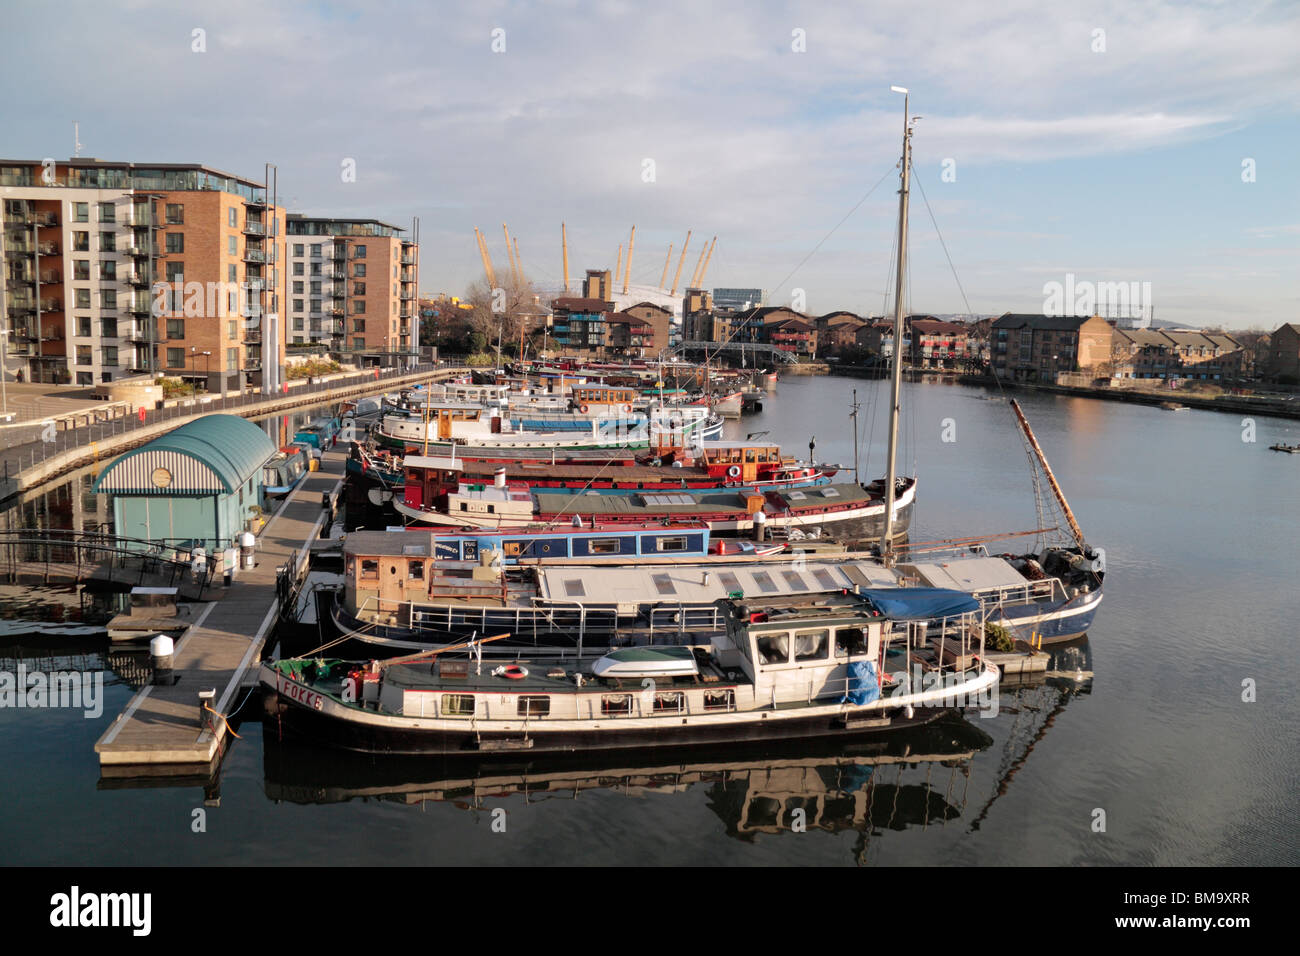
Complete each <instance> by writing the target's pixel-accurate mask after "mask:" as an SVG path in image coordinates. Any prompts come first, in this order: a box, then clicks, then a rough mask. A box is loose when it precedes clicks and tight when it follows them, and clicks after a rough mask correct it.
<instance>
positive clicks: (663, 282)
mask: <svg viewBox="0 0 1300 956" xmlns="http://www.w3.org/2000/svg"><path fill="white" fill-rule="evenodd" d="M672 262H673V244H672V243H671V242H670V243H668V257H667V258H666V259H664V274H663V275H661V276H660V277H659V288H661V289H662V288H663V287H664V286H666V285H667V284H668V267H669V266H670V265H672Z"/></svg>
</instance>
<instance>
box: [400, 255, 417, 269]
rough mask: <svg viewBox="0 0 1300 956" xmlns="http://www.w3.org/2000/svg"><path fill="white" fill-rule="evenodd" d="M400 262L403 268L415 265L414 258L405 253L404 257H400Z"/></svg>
mask: <svg viewBox="0 0 1300 956" xmlns="http://www.w3.org/2000/svg"><path fill="white" fill-rule="evenodd" d="M401 262H402V265H404V266H413V265H415V256H413V255H411V254H410V253H407V254H406V255H404V256H402V259H401Z"/></svg>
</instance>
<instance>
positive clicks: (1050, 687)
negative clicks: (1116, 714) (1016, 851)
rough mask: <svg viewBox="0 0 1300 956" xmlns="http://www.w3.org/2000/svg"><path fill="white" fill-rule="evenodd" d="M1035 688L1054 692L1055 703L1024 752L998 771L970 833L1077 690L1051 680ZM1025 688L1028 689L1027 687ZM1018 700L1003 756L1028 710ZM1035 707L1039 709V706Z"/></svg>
mask: <svg viewBox="0 0 1300 956" xmlns="http://www.w3.org/2000/svg"><path fill="white" fill-rule="evenodd" d="M1035 689H1036V690H1038V691H1040V692H1041V693H1040V697H1041V696H1042V695H1046V694H1050V693H1055V694H1056V695H1057V699H1056V704H1055V705H1054V706H1053V707H1052V708H1051V710H1049V711H1048V712H1047V716H1046V717H1045V718H1044V719H1043V725H1042V726H1041V727H1039V728H1038V731H1037V732H1036V733H1035V734H1034V735H1033V736H1032V737H1030V738H1029V742H1028V743H1026V744H1025V749H1024V752H1023V753H1022V754H1021V755H1020V756H1019V757H1017V758H1015V759H1014V760H1012V761H1011V763H1010V764H1008V765H1007V766H1006V767H1005V768H1004V769H1000V770H999V771H998V785H997V789H996V790H995V792H994V794H993V796H991V797H990V798H989V800H988V802H987V803H986V804H984V806H983V808H981V810H980V812H979V813H977V814H976V815H975V819H974V820H972V821H971V825H970V832H971V833H974V832H975V831H976V830H978V829H979V828H980V824H981V823H983V822H984V818H985V817H987V816H988V813H989V809H990V808H991V807H992V806H993V804H995V803H996V802H997V801H998V798H999V797H1001V796H1002V795H1003V794H1005V793H1006V792H1007V790H1008V788H1009V787H1010V786H1011V780H1012V778H1013V777H1015V775H1016V774H1017V773H1018V772H1019V770H1020V768H1021V767H1023V766H1024V765H1025V761H1026V760H1028V759H1029V755H1030V753H1032V752H1033V749H1034V747H1036V746H1037V745H1038V742H1039V741H1040V740H1042V739H1043V738H1044V737H1045V736H1047V731H1048V729H1049V728H1050V727H1051V726H1052V725H1053V724H1055V723H1056V718H1057V716H1058V715H1059V714H1060V713H1061V712H1062V711H1064V710H1065V705H1066V704H1068V703H1069V702H1070V701H1071V700H1073V699H1074V695H1075V693H1076V692H1077V691H1076V689H1072V688H1070V687H1066V686H1057V685H1056V684H1055V683H1053V682H1048V683H1046V684H1042V685H1039V687H1037V688H1035ZM1025 690H1028V688H1026V689H1025ZM1024 692H1025V691H1021V693H1022V694H1023V693H1024ZM1020 701H1021V704H1020V707H1019V708H1018V709H1017V711H1016V720H1015V723H1014V724H1012V728H1011V732H1010V733H1009V734H1008V735H1007V743H1006V746H1005V748H1004V751H1003V754H1004V757H1005V756H1007V755H1009V753H1010V750H1011V747H1012V743H1013V741H1014V740H1015V733H1016V727H1017V726H1018V725H1019V723H1020V717H1021V715H1022V714H1024V713H1025V712H1026V711H1027V710H1029V708H1028V707H1027V706H1026V704H1025V703H1024V698H1023V697H1021V698H1020ZM1035 709H1036V710H1041V707H1039V708H1035Z"/></svg>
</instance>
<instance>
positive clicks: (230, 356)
mask: <svg viewBox="0 0 1300 956" xmlns="http://www.w3.org/2000/svg"><path fill="white" fill-rule="evenodd" d="M226 371H227V372H237V371H239V349H237V348H233V349H226Z"/></svg>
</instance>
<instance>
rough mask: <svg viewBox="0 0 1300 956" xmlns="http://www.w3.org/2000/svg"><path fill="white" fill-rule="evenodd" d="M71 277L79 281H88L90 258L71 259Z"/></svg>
mask: <svg viewBox="0 0 1300 956" xmlns="http://www.w3.org/2000/svg"><path fill="white" fill-rule="evenodd" d="M72 278H73V279H74V280H80V281H81V282H89V281H90V260H89V259H74V260H72Z"/></svg>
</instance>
